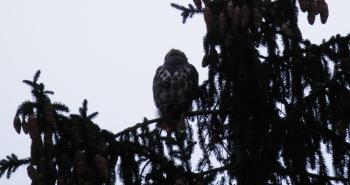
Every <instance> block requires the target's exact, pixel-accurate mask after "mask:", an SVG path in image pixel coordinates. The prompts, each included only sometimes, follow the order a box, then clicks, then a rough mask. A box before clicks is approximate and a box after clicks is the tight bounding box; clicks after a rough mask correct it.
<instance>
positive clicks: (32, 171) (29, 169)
mask: <svg viewBox="0 0 350 185" xmlns="http://www.w3.org/2000/svg"><path fill="white" fill-rule="evenodd" d="M27 174H28V176H29V177H30V179H32V180H33V181H35V180H36V179H37V178H38V173H37V172H36V170H35V168H34V166H33V165H31V164H30V165H29V166H28V167H27Z"/></svg>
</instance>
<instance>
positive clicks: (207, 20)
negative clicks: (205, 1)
mask: <svg viewBox="0 0 350 185" xmlns="http://www.w3.org/2000/svg"><path fill="white" fill-rule="evenodd" d="M204 21H205V24H206V25H207V27H210V26H212V25H213V22H214V20H213V15H212V12H211V10H210V8H209V7H205V8H204Z"/></svg>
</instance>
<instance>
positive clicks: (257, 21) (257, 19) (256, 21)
mask: <svg viewBox="0 0 350 185" xmlns="http://www.w3.org/2000/svg"><path fill="white" fill-rule="evenodd" d="M252 16H253V26H254V28H255V29H258V28H259V27H260V25H261V22H262V16H261V12H260V11H259V9H257V8H253V13H252Z"/></svg>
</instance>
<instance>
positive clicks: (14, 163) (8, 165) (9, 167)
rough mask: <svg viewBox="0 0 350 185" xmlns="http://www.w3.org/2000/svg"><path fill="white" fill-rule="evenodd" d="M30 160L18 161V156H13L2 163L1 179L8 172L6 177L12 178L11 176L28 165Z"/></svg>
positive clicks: (0, 164)
mask: <svg viewBox="0 0 350 185" xmlns="http://www.w3.org/2000/svg"><path fill="white" fill-rule="evenodd" d="M29 162H30V158H25V159H18V157H17V155H15V154H11V155H8V156H6V159H2V160H1V161H0V177H1V176H2V175H3V174H4V173H5V172H6V171H7V174H6V177H7V178H10V177H11V174H12V173H13V172H15V171H16V170H17V168H18V167H19V166H21V165H24V164H28V163H29Z"/></svg>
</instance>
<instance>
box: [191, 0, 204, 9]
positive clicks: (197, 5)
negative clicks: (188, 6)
mask: <svg viewBox="0 0 350 185" xmlns="http://www.w3.org/2000/svg"><path fill="white" fill-rule="evenodd" d="M193 3H194V5H196V7H197V8H198V9H200V10H201V9H202V1H201V0H193Z"/></svg>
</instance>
